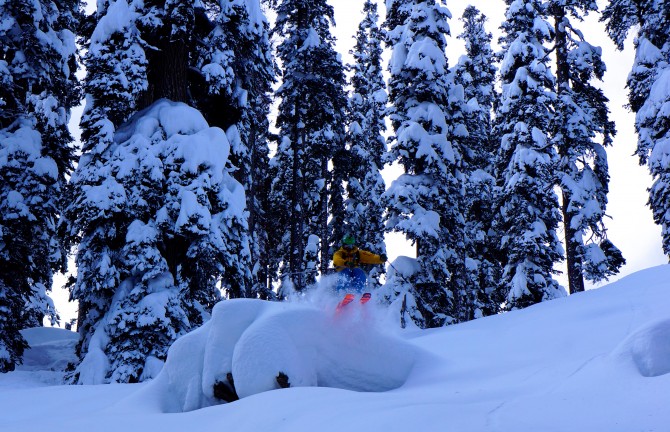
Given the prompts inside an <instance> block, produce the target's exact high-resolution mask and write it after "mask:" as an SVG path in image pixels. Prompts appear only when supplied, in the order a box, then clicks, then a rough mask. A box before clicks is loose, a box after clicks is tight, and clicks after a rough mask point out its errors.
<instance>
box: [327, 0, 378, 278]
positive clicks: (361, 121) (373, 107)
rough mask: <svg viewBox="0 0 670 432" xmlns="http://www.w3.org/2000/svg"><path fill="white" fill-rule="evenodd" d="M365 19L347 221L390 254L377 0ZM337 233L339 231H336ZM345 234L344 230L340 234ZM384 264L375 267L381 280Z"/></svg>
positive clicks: (357, 50)
mask: <svg viewBox="0 0 670 432" xmlns="http://www.w3.org/2000/svg"><path fill="white" fill-rule="evenodd" d="M363 13H364V17H363V20H362V21H361V23H360V24H359V26H358V31H357V33H356V45H355V47H354V49H353V50H352V52H351V53H352V54H353V57H354V64H353V65H351V66H350V69H351V71H352V72H353V74H352V76H351V87H352V94H351V96H350V98H349V111H348V115H349V119H348V125H349V127H348V134H347V143H348V150H349V158H350V159H349V160H350V162H349V166H350V169H349V175H348V176H347V178H346V180H347V199H346V202H345V206H346V212H345V215H346V219H345V223H344V225H346V229H347V231H348V232H350V233H351V234H353V235H354V237H355V238H356V240H357V242H358V245H359V246H360V247H361V248H363V249H365V250H369V251H374V252H375V253H377V254H380V253H386V246H385V244H384V222H385V220H384V207H383V205H382V202H381V197H382V195H383V194H384V191H385V190H386V186H385V184H384V179H383V178H382V176H381V169H382V168H383V164H384V163H383V159H382V158H383V156H384V155H385V154H386V140H385V139H384V137H383V136H382V133H383V132H384V131H385V130H386V125H385V121H384V120H385V115H384V111H385V109H386V100H387V96H386V84H385V82H384V78H383V76H382V66H381V55H382V46H381V43H382V40H383V34H382V31H381V29H380V28H379V26H378V20H379V15H378V14H377V3H375V2H373V1H372V0H366V1H365V3H364V4H363ZM336 232H337V231H336ZM340 234H344V233H340ZM382 273H383V268H382V267H381V266H375V267H374V268H372V269H371V270H370V273H369V275H370V277H371V278H372V279H373V280H376V281H379V276H380V275H381V274H382Z"/></svg>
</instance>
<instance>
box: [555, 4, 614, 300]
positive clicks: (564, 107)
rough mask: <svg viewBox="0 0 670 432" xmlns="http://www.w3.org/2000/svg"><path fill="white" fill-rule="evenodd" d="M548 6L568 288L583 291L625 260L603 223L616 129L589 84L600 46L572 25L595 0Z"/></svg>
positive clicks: (599, 64)
mask: <svg viewBox="0 0 670 432" xmlns="http://www.w3.org/2000/svg"><path fill="white" fill-rule="evenodd" d="M548 7H549V12H550V13H551V15H552V16H553V18H554V35H555V36H554V46H555V51H556V88H557V95H558V98H557V100H556V105H555V109H554V112H555V116H554V120H553V127H552V130H553V133H552V135H553V143H554V145H555V146H556V148H557V150H558V156H559V165H558V182H559V184H560V186H561V190H562V196H563V199H562V211H563V222H564V232H565V249H566V262H567V275H568V284H569V286H568V290H569V292H570V293H575V292H580V291H584V279H585V278H586V279H588V280H591V281H596V282H597V281H600V280H602V279H605V278H607V277H608V276H610V275H613V274H616V273H617V272H618V271H619V267H621V266H622V265H623V264H624V263H625V260H624V259H623V257H622V255H621V252H620V251H619V250H618V249H617V248H616V247H615V246H614V245H613V244H612V242H610V241H609V240H608V239H607V235H606V234H607V231H606V229H605V225H604V218H605V216H606V215H605V207H606V205H607V192H608V190H609V188H608V183H609V172H608V165H607V154H606V152H605V147H607V146H608V145H610V144H611V143H612V135H613V134H614V133H615V130H614V123H613V122H611V121H610V120H609V109H608V108H607V102H608V100H607V98H606V97H605V95H604V94H603V92H602V90H600V89H598V88H596V87H595V86H594V85H593V84H591V81H592V80H593V79H597V80H602V77H603V73H604V72H605V65H604V63H603V61H602V59H601V50H600V48H598V47H595V46H593V45H591V44H589V43H588V42H587V41H586V40H584V36H583V34H582V33H581V32H580V31H579V30H578V29H577V28H576V27H575V26H574V22H575V21H581V20H582V14H583V13H589V12H595V11H596V10H597V5H596V3H595V2H593V1H592V0H552V1H550V2H549V5H548ZM597 138H601V139H602V144H601V143H600V142H597V141H596V139H597Z"/></svg>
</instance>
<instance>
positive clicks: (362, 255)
mask: <svg viewBox="0 0 670 432" xmlns="http://www.w3.org/2000/svg"><path fill="white" fill-rule="evenodd" d="M349 263H352V264H353V266H354V267H356V266H358V265H359V264H383V263H384V261H382V258H381V257H380V256H379V255H377V254H373V253H372V252H368V251H366V250H362V249H358V248H357V247H354V248H352V249H350V250H347V249H345V248H343V247H341V248H339V249H338V250H336V251H335V253H334V254H333V264H334V265H335V268H336V269H337V271H340V270H344V269H345V268H347V267H350V265H349Z"/></svg>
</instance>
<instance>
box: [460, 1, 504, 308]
mask: <svg viewBox="0 0 670 432" xmlns="http://www.w3.org/2000/svg"><path fill="white" fill-rule="evenodd" d="M461 20H462V21H463V33H462V34H461V35H459V38H460V39H462V40H463V42H464V43H465V55H463V56H461V58H460V59H459V61H458V63H457V64H456V66H454V69H453V73H454V82H455V83H456V84H457V85H460V86H462V87H463V92H464V98H465V101H466V103H467V105H466V106H465V107H464V109H463V111H464V121H463V123H464V125H465V128H466V129H467V131H468V135H467V137H465V138H464V139H463V147H464V150H463V161H462V164H463V168H462V170H463V174H464V180H465V184H464V191H463V193H464V199H463V204H462V212H463V215H464V217H465V230H464V233H465V236H464V242H465V244H464V248H465V254H466V275H467V276H466V285H465V295H464V298H463V301H462V308H461V311H462V316H461V320H471V319H474V318H478V317H480V316H486V315H491V314H494V313H496V312H497V310H498V304H499V303H500V301H499V300H500V299H496V298H495V294H496V293H497V290H496V287H497V284H498V281H499V280H500V273H501V272H500V265H499V263H498V260H497V259H496V256H495V251H496V248H495V247H493V245H494V244H495V239H496V238H498V236H496V235H495V234H494V233H493V231H492V227H491V224H492V220H493V202H494V196H495V177H494V172H493V167H494V165H495V163H494V162H495V155H496V152H497V150H498V145H497V142H496V141H495V140H494V138H493V135H492V131H491V129H492V124H491V111H492V109H493V101H494V99H495V97H496V92H495V89H494V83H495V74H496V71H497V69H496V66H495V59H494V54H493V50H492V49H491V39H492V36H491V33H489V32H487V31H486V29H485V27H484V24H485V22H486V16H484V15H483V14H481V12H480V11H479V10H478V9H477V8H475V7H474V6H468V7H467V8H465V11H464V12H463V17H462V18H461Z"/></svg>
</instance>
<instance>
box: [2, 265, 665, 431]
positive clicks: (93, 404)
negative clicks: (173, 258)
mask: <svg viewBox="0 0 670 432" xmlns="http://www.w3.org/2000/svg"><path fill="white" fill-rule="evenodd" d="M668 280H670V266H668V265H664V266H660V267H656V268H652V269H648V270H645V271H642V272H638V273H636V274H633V275H631V276H629V277H626V278H624V279H622V280H620V281H618V282H616V283H613V284H610V285H608V286H606V287H603V288H600V289H597V290H593V291H587V292H585V293H581V294H578V295H573V296H570V297H568V298H562V299H557V300H552V301H548V302H544V303H541V304H538V305H535V306H532V307H529V308H526V309H523V310H518V311H513V312H509V313H505V314H502V315H498V316H493V317H487V318H482V319H478V320H474V321H471V322H468V323H465V324H458V325H453V326H449V327H447V328H444V329H431V330H418V329H412V330H407V331H404V332H401V333H400V334H399V335H398V334H396V335H395V336H393V335H389V334H386V333H387V332H390V330H384V329H385V327H383V324H380V321H379V320H377V319H373V322H375V323H376V324H377V325H378V326H381V328H377V329H374V328H373V329H372V330H370V331H368V329H367V327H365V326H363V325H361V324H362V322H361V321H360V320H361V319H362V317H363V314H362V313H353V314H352V315H351V316H349V317H342V318H343V319H340V320H339V321H338V320H337V318H336V317H335V315H334V314H333V310H332V307H322V306H323V305H325V302H324V303H319V302H313V301H303V302H293V303H271V304H267V303H265V302H259V301H254V300H239V301H225V302H222V303H221V304H220V305H219V306H217V308H216V311H215V316H214V318H213V319H212V321H210V324H208V325H207V326H205V327H203V328H201V329H199V330H196V331H194V332H192V333H190V334H189V335H187V336H184V337H183V338H182V339H180V340H179V341H178V342H176V343H175V344H174V345H173V347H172V349H171V351H170V355H169V359H168V362H167V364H166V366H165V368H164V369H163V372H162V373H161V374H160V375H159V376H158V378H156V379H154V380H153V381H152V382H149V383H144V384H121V385H98V386H87V385H84V386H58V385H54V384H55V383H54V382H53V381H49V379H48V377H47V376H45V375H41V374H44V373H45V372H47V371H44V370H36V369H37V368H38V366H37V363H36V362H37V357H36V356H34V354H35V353H36V351H35V347H33V349H31V350H29V351H28V353H27V354H26V356H27V358H28V359H29V361H30V362H32V363H31V364H30V365H24V366H21V367H19V369H18V370H17V371H15V372H11V373H8V374H2V375H0V432H16V431H21V432H32V431H35V432H37V431H43V430H44V428H45V421H48V428H49V430H50V431H52V432H61V431H62V432H66V431H71V430H73V427H74V428H76V429H79V430H95V431H96V432H118V431H119V430H123V431H127V432H136V431H137V432H139V431H146V430H160V431H162V432H183V431H184V430H188V431H193V432H199V431H203V432H204V431H211V430H218V429H221V428H225V429H226V430H231V431H236V432H238V431H239V432H242V431H254V432H255V431H258V432H261V431H262V432H266V431H273V432H289V431H290V432H302V431H310V432H312V431H319V432H342V431H363V430H364V431H366V432H370V431H372V432H376V431H380V432H381V431H383V432H389V431H391V432H395V431H397V432H401V431H402V432H406V431H407V430H436V429H439V430H442V429H444V430H458V431H459V432H494V431H496V432H499V431H512V430H513V431H517V432H537V431H557V432H572V431H584V430H593V431H607V432H631V431H656V432H665V431H668V425H669V424H670V411H669V410H668V409H667V407H668V406H669V405H670V392H669V391H668V388H670V353H669V352H668V347H669V346H670V312H668V306H667V305H668V304H669V301H670V291H668V283H667V281H668ZM366 306H374V304H373V303H372V302H371V303H369V304H368V305H366ZM363 310H364V309H362V308H359V309H358V310H356V309H352V311H357V312H362V311H363ZM370 311H371V312H372V314H373V315H372V318H377V317H376V316H375V312H374V309H371V310H370ZM373 327H374V326H373ZM37 331H38V333H33V330H31V331H30V332H27V333H24V334H25V336H26V338H27V339H28V341H29V342H30V343H32V344H34V345H35V346H39V345H41V344H43V343H49V342H48V340H47V339H51V343H55V344H59V343H64V344H63V345H61V351H60V353H61V354H60V356H59V355H58V354H56V352H57V351H52V354H51V356H50V359H51V360H47V361H45V363H44V367H43V369H48V368H49V367H50V365H53V364H54V361H53V360H55V359H57V358H59V357H60V358H63V359H64V358H67V356H68V355H71V354H72V348H73V346H72V345H67V343H71V342H74V339H72V336H73V334H71V333H69V334H68V333H67V332H65V333H63V332H64V331H63V330H58V329H37ZM49 332H52V334H51V335H49V334H48V333H49ZM357 332H360V333H357ZM63 334H65V335H68V336H69V337H68V338H65V339H64V338H63ZM52 336H53V337H52ZM67 340H71V342H67V343H65V342H66V341H67ZM52 346H53V345H52ZM39 351H40V349H38V350H37V352H39ZM408 352H409V353H411V360H412V361H411V368H410V369H409V370H407V369H403V368H402V367H400V366H402V364H405V365H409V363H403V362H405V361H408V360H409V357H404V355H405V354H407V353H408ZM249 354H251V355H250V356H249ZM394 355H396V356H398V357H392V356H394ZM398 359H400V360H398ZM340 360H341V361H342V362H340ZM399 361H400V363H399ZM347 365H353V366H354V368H353V369H349V368H346V367H345V366H347ZM280 368H281V369H280ZM329 368H332V369H329ZM393 368H396V369H393ZM40 369H42V368H40ZM228 370H232V373H233V374H238V376H237V377H236V380H235V383H236V387H237V390H238V392H239V393H240V395H245V396H246V397H243V398H242V399H240V400H239V401H236V402H234V403H222V404H219V405H216V406H210V407H208V408H206V409H197V410H194V411H190V412H186V413H178V414H166V412H168V411H172V412H175V411H181V410H183V409H195V408H197V407H198V405H199V404H200V405H201V406H206V405H207V404H208V403H219V402H220V401H216V400H213V399H211V394H212V393H211V391H210V388H211V384H212V382H214V381H216V380H217V379H221V378H222V377H223V376H224V375H223V374H224V373H226V371H228ZM278 370H282V371H283V372H285V373H286V374H287V376H289V378H288V379H289V381H290V382H291V384H292V386H291V388H289V389H282V390H272V391H262V392H261V393H256V394H253V393H254V392H255V391H257V390H263V389H267V390H270V388H268V387H271V388H272V389H275V388H277V387H278V386H277V383H276V380H275V378H276V376H275V375H276V373H277V371H278ZM314 370H316V375H317V383H316V385H322V384H324V383H329V384H332V387H340V388H323V387H298V384H299V383H303V384H305V385H311V383H310V382H309V381H305V380H306V379H307V378H309V377H313V376H314V375H313V374H314ZM324 370H325V372H326V375H325V377H326V380H325V381H323V382H319V381H318V379H319V377H320V375H319V374H320V373H323V371H324ZM393 370H395V371H396V372H398V373H397V374H394V373H390V371H393ZM310 371H311V372H310ZM329 371H333V372H337V373H333V374H331V375H328V374H327V372H329ZM348 372H351V374H348ZM361 372H363V374H362V375H363V376H372V377H376V378H383V379H379V380H376V381H375V384H376V385H378V386H379V385H380V384H385V385H386V386H387V387H392V385H396V383H397V382H399V381H401V382H400V384H399V387H397V388H395V389H393V390H389V391H384V392H360V391H350V390H347V389H346V388H348V387H345V385H340V384H342V383H343V382H344V381H342V377H343V376H346V377H349V378H355V379H352V380H350V381H347V382H344V384H347V385H348V383H350V382H355V383H359V381H358V378H359V377H360V376H361ZM400 372H402V374H401V373H400ZM407 372H408V374H407V375H406V376H405V375H404V374H405V373H407ZM50 373H56V372H50ZM368 373H370V374H371V375H367V374H368ZM61 375H62V373H61ZM291 375H292V376H291ZM333 375H334V377H333ZM335 379H337V380H340V381H337V382H336V381H335ZM390 379H397V381H395V383H394V382H393V381H391V380H390ZM329 380H330V381H329ZM238 381H239V383H238ZM203 383H204V384H203ZM341 387H345V389H342V388H341ZM368 389H370V388H368ZM379 389H381V388H380V387H377V390H379ZM373 390H374V389H373ZM189 404H190V406H189Z"/></svg>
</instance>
